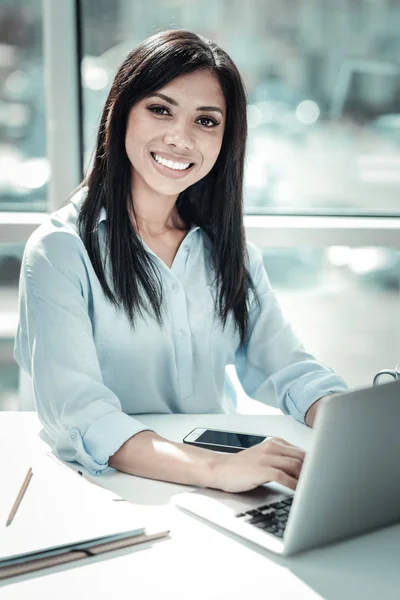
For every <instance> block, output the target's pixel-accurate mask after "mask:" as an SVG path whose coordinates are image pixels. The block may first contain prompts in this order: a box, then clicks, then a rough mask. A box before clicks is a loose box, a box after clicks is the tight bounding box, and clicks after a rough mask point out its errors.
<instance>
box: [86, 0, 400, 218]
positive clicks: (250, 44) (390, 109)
mask: <svg viewBox="0 0 400 600" xmlns="http://www.w3.org/2000/svg"><path fill="white" fill-rule="evenodd" d="M81 11H82V21H83V44H82V46H83V61H82V84H83V97H84V115H85V119H84V125H85V154H86V157H87V158H88V157H89V154H90V151H91V150H92V147H93V143H94V135H95V131H96V128H97V125H98V120H99V115H100V110H101V107H102V105H103V103H104V100H105V97H106V94H107V92H108V89H109V85H110V82H111V80H112V78H113V75H114V74H115V72H116V70H117V68H118V66H119V64H120V63H121V62H122V60H123V59H124V58H125V56H126V55H127V54H128V52H129V51H130V50H131V49H132V48H133V47H134V46H135V45H136V44H137V43H138V42H140V41H141V40H143V39H144V38H145V37H146V36H147V35H149V34H151V33H154V32H156V31H158V30H160V29H166V28H176V27H179V28H187V29H193V30H194V31H196V32H198V33H201V34H203V35H205V36H206V37H209V38H211V39H214V40H215V41H217V42H219V43H220V44H221V45H222V47H223V48H224V49H226V50H227V51H228V52H229V53H230V55H231V56H232V58H233V59H234V60H235V62H236V64H237V65H238V67H239V69H240V71H241V73H242V75H243V77H244V80H245V82H246V86H247V89H248V96H249V107H248V117H249V146H248V159H247V170H246V188H245V202H246V209H247V212H248V213H253V214H254V213H257V214H259V213H269V214H274V213H275V214H276V213H277V214H289V213H294V214H344V215H349V214H350V215H351V214H357V215H360V214H362V215H369V214H373V215H399V214H400V209H399V203H398V197H399V193H400V63H399V56H400V55H399V52H400V41H399V35H398V30H399V25H400V4H399V3H397V2H392V3H387V2H383V1H381V2H379V1H377V2H370V1H367V0H364V1H361V2H357V3H352V2H348V1H344V0H341V1H340V2H329V3H327V2H324V1H323V0H307V1H306V0H284V1H281V2H278V3H277V2H273V0H264V1H263V2H259V1H258V0H248V1H247V2H238V1H232V0H219V1H218V2H215V0H201V1H200V0H192V1H190V2H182V1H181V0H167V1H166V0H154V1H153V2H151V3H147V4H146V5H145V6H144V5H143V2H141V1H140V0H119V1H117V2H113V3H110V2H106V1H105V0H103V1H102V2H98V1H97V0H86V1H85V2H81ZM238 15H240V18H237V17H238Z"/></svg>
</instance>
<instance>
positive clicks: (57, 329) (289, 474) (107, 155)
mask: <svg viewBox="0 0 400 600" xmlns="http://www.w3.org/2000/svg"><path fill="white" fill-rule="evenodd" d="M246 135H247V126H246V94H245V89H244V86H243V82H242V79H241V77H240V75H239V72H238V70H237V68H236V66H235V65H234V63H233V62H232V60H231V59H230V57H229V56H228V55H227V54H226V53H225V52H224V51H223V50H222V49H221V48H220V47H219V46H217V45H216V44H215V43H213V42H210V41H209V40H206V39H204V38H202V37H200V36H198V35H196V34H194V33H190V32H187V31H180V30H174V31H165V32H161V33H159V34H157V35H155V36H152V37H150V38H148V39H147V40H145V41H144V42H142V44H140V45H139V46H138V47H137V48H135V49H134V50H133V51H132V52H131V53H130V54H129V55H128V57H127V58H126V60H125V61H124V62H123V64H122V65H121V67H120V69H119V71H118V73H117V75H116V77H115V79H114V82H113V84H112V86H111V89H110V92H109V95H108V98H107V101H106V103H105V107H104V111H103V115H102V118H101V123H100V127H99V132H98V137H97V147H96V152H95V157H94V162H93V166H92V168H91V170H90V172H89V174H88V176H87V177H86V179H85V180H84V181H83V182H82V185H81V186H80V189H79V190H78V191H77V192H76V193H74V194H73V196H72V197H71V199H70V201H69V202H68V203H67V205H66V206H64V207H63V208H61V209H60V210H59V211H57V212H56V213H53V214H52V215H50V217H49V218H48V219H47V220H46V222H45V223H44V224H43V225H42V226H41V227H39V229H38V230H37V231H35V233H34V234H33V235H32V236H31V238H30V239H29V241H28V243H27V245H26V249H25V254H24V259H23V264H22V269H21V280H20V281H21V285H20V322H19V327H18V332H17V337H16V348H15V355H16V358H17V360H18V362H19V364H20V366H21V367H22V368H23V369H25V370H26V371H27V372H28V373H29V374H31V376H32V379H33V389H34V393H35V400H36V406H37V409H38V412H39V415H40V419H41V422H42V423H43V425H44V427H45V429H46V431H47V433H48V434H49V436H50V437H51V439H52V440H53V448H54V451H55V452H56V453H57V454H58V455H59V456H60V457H61V458H63V459H65V460H72V461H78V462H79V463H81V464H82V465H83V466H85V467H86V468H87V469H89V470H90V471H91V472H92V473H102V472H105V471H107V470H109V469H110V468H116V469H119V470H121V471H125V472H128V473H133V474H135V475H139V476H144V477H150V478H158V479H164V480H169V481H175V482H181V483H188V484H195V485H197V484H199V485H206V486H211V487H215V488H220V489H232V482H233V481H234V483H235V489H236V490H237V491H240V490H246V489H251V488H254V487H256V486H257V485H259V484H262V483H265V482H266V481H270V480H275V481H278V482H280V483H283V484H285V485H288V486H289V487H291V488H293V489H294V488H295V487H296V484H297V479H298V477H299V474H300V470H301V467H302V462H303V458H304V453H303V452H302V451H301V450H300V449H299V448H296V447H294V446H292V445H290V444H288V443H287V442H285V441H284V440H276V439H275V440H269V441H268V442H266V443H265V444H260V445H259V447H253V448H252V449H251V452H250V453H249V452H248V451H247V450H245V451H244V452H243V454H242V457H241V458H240V459H238V456H237V455H231V456H229V457H228V458H226V457H224V456H222V455H220V454H218V453H216V454H214V453H212V452H210V451H208V450H204V449H199V448H195V447H187V446H186V445H183V444H176V443H173V442H169V441H167V440H163V439H162V438H160V437H159V436H158V435H157V434H156V433H155V432H152V431H146V429H147V428H146V426H145V425H144V424H142V423H141V422H140V417H139V415H140V414H142V413H177V412H178V413H179V412H185V413H220V412H223V410H224V408H225V406H226V398H225V397H224V393H225V391H226V392H228V391H232V386H229V385H228V384H229V381H228V380H227V379H226V377H227V376H226V372H225V368H226V366H227V365H235V367H236V371H237V374H238V377H239V380H240V382H241V383H242V385H243V387H244V389H245V391H246V392H247V393H248V394H249V395H251V396H252V397H254V398H255V399H258V400H261V401H264V402H271V400H274V401H275V402H276V404H277V405H278V406H279V407H280V408H281V409H282V410H283V411H284V412H285V413H289V414H291V415H292V416H294V417H295V418H296V419H298V420H299V421H301V422H303V423H304V422H305V421H306V422H307V423H308V424H310V425H311V424H312V420H313V417H314V414H315V412H316V407H317V406H318V404H317V402H318V400H319V399H320V398H322V397H323V396H326V395H327V394H332V393H337V392H341V391H344V390H346V385H345V383H344V381H343V380H342V379H341V378H340V377H338V376H337V375H335V374H334V373H333V372H332V370H331V369H329V368H328V367H325V366H324V365H322V364H320V363H318V362H317V361H316V360H315V359H314V358H313V357H312V356H311V355H310V354H309V353H307V352H306V351H305V349H304V348H303V346H302V345H301V343H300V342H299V340H298V339H297V338H296V337H295V335H294V334H293V332H292V330H291V328H290V326H289V324H288V323H287V322H286V320H285V319H284V317H283V316H282V313H281V311H280V308H279V305H278V302H277V300H276V296H275V294H274V292H273V290H272V289H271V286H270V283H269V279H268V277H267V274H266V272H265V270H264V267H263V261H262V257H261V255H260V253H259V252H258V251H257V250H256V249H255V247H254V246H252V245H251V244H246V240H245V236H244V229H243V212H242V211H243V197H242V190H243V169H244V158H245V150H246ZM225 384H226V385H225ZM233 401H234V399H233V398H231V405H232V402H233ZM310 407H312V409H311V411H309V409H310ZM137 417H138V418H137Z"/></svg>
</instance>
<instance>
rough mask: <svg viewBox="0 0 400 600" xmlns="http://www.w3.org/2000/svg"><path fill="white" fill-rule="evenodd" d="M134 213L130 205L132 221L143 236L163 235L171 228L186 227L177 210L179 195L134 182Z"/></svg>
mask: <svg viewBox="0 0 400 600" xmlns="http://www.w3.org/2000/svg"><path fill="white" fill-rule="evenodd" d="M132 198H133V199H134V213H135V214H133V210H132V207H129V213H130V215H131V219H132V223H133V226H134V227H135V229H136V230H137V232H138V233H139V235H141V236H143V235H144V236H146V235H149V236H153V237H155V236H161V235H163V234H165V233H167V232H169V231H171V230H174V229H181V228H184V226H185V224H184V223H183V222H182V220H181V218H180V217H179V215H178V213H177V210H176V200H177V198H178V196H177V195H172V196H168V195H161V194H159V193H157V192H156V191H155V190H152V189H150V188H148V187H147V189H143V186H141V185H137V184H136V185H135V184H134V183H132Z"/></svg>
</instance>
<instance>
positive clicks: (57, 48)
mask: <svg viewBox="0 0 400 600" xmlns="http://www.w3.org/2000/svg"><path fill="white" fill-rule="evenodd" d="M79 4H80V2H79V0H73V1H71V0H57V2H54V0H43V28H44V50H43V60H44V64H45V65H46V68H45V82H44V84H45V87H46V130H47V131H46V138H47V149H48V150H47V153H48V157H49V161H50V172H51V177H50V182H49V187H48V195H47V212H43V213H37V212H35V213H34V212H11V211H9V212H0V245H3V244H21V243H22V244H25V243H26V241H27V239H28V237H29V236H30V235H31V233H32V232H33V231H34V230H35V229H36V228H37V227H38V225H40V223H41V222H42V221H43V220H44V219H45V217H46V215H47V214H48V213H49V212H53V211H54V210H57V209H58V208H59V207H60V206H62V205H63V204H64V202H65V199H66V198H67V197H68V196H69V194H70V193H71V191H72V190H73V189H74V188H75V187H76V186H77V185H78V184H79V182H80V181H81V179H82V165H83V159H82V156H83V139H82V105H81V82H80V11H79ZM60 23H62V27H60ZM60 65H62V68H60ZM60 149H62V151H60ZM244 226H245V230H246V235H247V238H248V239H249V240H251V241H252V242H254V243H255V244H257V245H260V246H263V247H279V248H285V247H293V246H308V247H326V246H332V245H346V246H353V247H359V246H388V247H398V248H400V218H398V217H376V216H371V217H369V216H366V215H363V216H359V217H358V216H351V217H347V216H330V215H326V216H321V215H315V216H304V215H296V216H289V215H287V216H285V215H245V217H244Z"/></svg>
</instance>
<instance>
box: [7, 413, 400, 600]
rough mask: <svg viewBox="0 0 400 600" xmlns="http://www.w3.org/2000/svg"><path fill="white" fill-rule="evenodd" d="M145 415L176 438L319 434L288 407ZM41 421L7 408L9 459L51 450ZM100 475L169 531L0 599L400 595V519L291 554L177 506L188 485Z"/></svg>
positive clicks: (32, 578) (17, 582)
mask: <svg viewBox="0 0 400 600" xmlns="http://www.w3.org/2000/svg"><path fill="white" fill-rule="evenodd" d="M141 420H142V421H143V422H145V423H147V424H148V425H150V426H152V427H154V428H155V429H156V430H157V432H158V433H160V434H161V435H164V436H165V437H167V438H169V439H172V440H175V441H181V440H182V438H183V437H184V435H185V434H186V433H188V432H189V431H190V430H191V429H193V428H194V427H197V426H199V427H207V426H209V427H216V428H225V427H226V428H229V429H232V430H241V431H248V432H250V433H261V434H262V433H264V434H272V435H279V436H282V437H284V438H286V439H287V440H288V441H290V442H292V443H294V444H298V445H299V446H302V447H303V448H305V449H307V447H309V444H310V441H311V437H312V434H313V432H312V431H311V430H310V429H308V428H306V427H304V426H302V425H300V424H298V423H296V422H295V421H294V420H293V419H292V418H291V417H285V416H264V415H263V416H255V415H251V416H248V415H245V416H241V415H166V416H162V415H147V416H142V417H141ZM40 429H41V427H40V424H39V422H38V419H37V417H36V414H35V413H32V412H10V413H7V412H4V413H0V448H1V461H2V462H3V461H6V460H7V458H8V457H10V456H13V457H14V458H13V460H18V461H21V462H25V463H26V465H27V466H29V465H30V464H32V463H33V461H34V457H35V455H37V454H40V453H43V452H47V451H48V446H47V445H46V444H45V443H44V442H43V441H42V440H40V438H39V437H38V433H39V431H40ZM96 481H98V482H99V483H101V484H102V485H103V486H104V487H106V488H109V489H111V490H113V491H115V492H117V493H118V494H120V495H121V496H122V497H123V498H125V499H126V500H129V501H130V502H132V503H133V504H134V505H135V506H136V507H137V510H138V513H139V514H140V515H142V514H143V522H144V523H145V524H150V523H162V524H166V525H167V526H168V528H169V529H170V530H171V534H170V538H167V539H163V540H159V541H157V542H155V543H153V544H146V545H143V546H142V547H139V546H138V547H136V548H133V549H127V550H123V551H118V552H115V553H113V554H112V555H109V558H107V559H104V558H100V557H98V558H96V559H88V560H84V561H80V564H79V565H77V564H76V563H75V564H74V565H73V566H69V565H65V566H63V567H61V568H60V567H54V568H52V569H48V570H47V571H43V572H40V573H36V574H30V575H26V576H21V577H18V578H15V579H13V580H8V581H3V582H0V598H1V600H25V599H26V598H29V599H30V598H32V599H35V600H39V599H40V600H45V599H46V600H47V599H50V598H51V599H52V600H53V599H54V598H56V599H57V600H64V599H65V600H67V599H68V600H71V598H73V599H74V600H80V599H81V598H85V599H87V598H89V599H90V600H92V599H93V600H100V599H103V598H104V599H107V600H115V599H118V598H119V597H129V598H138V599H140V600H142V599H143V600H144V599H147V598H149V599H151V600H152V599H156V598H162V599H169V598H174V599H176V600H179V599H181V598H182V599H185V600H212V599H218V600H243V599H244V598H251V597H254V598H257V599H258V598H268V599H271V600H277V599H279V600H281V599H288V600H300V599H301V600H303V599H307V600H308V599H310V600H311V599H316V598H327V599H335V600H336V599H338V600H346V599H351V600H356V599H358V598H362V599H363V600H370V599H374V600H375V599H376V598H381V599H382V600H392V599H393V600H394V599H396V600H399V598H400V525H395V526H393V527H390V528H386V529H383V530H380V531H377V532H373V533H370V534H367V535H364V536H362V537H358V538H353V539H351V540H348V541H346V542H342V543H340V544H335V545H333V546H329V547H325V548H321V549H317V550H314V551H312V552H307V553H303V554H299V555H297V556H294V557H291V558H282V557H276V556H274V555H273V554H271V553H269V552H268V551H266V550H262V549H260V548H259V547H258V546H255V545H253V544H251V543H246V542H245V541H243V540H241V539H239V538H237V537H236V536H234V535H232V534H230V533H227V532H225V531H223V530H222V529H219V528H218V527H216V526H213V525H209V524H206V523H205V522H202V521H201V520H200V519H197V518H195V517H191V516H189V515H187V514H184V513H183V512H181V511H179V510H178V509H176V508H174V507H173V506H171V505H170V504H169V500H170V497H171V496H172V495H173V494H175V493H179V492H180V491H182V490H187V489H188V488H187V487H185V486H179V485H174V484H168V483H162V482H158V481H151V480H146V479H141V478H136V477H132V476H129V475H125V474H122V473H109V474H106V475H103V476H101V477H100V478H96ZM5 484H6V482H5V481H3V482H2V485H5Z"/></svg>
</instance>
